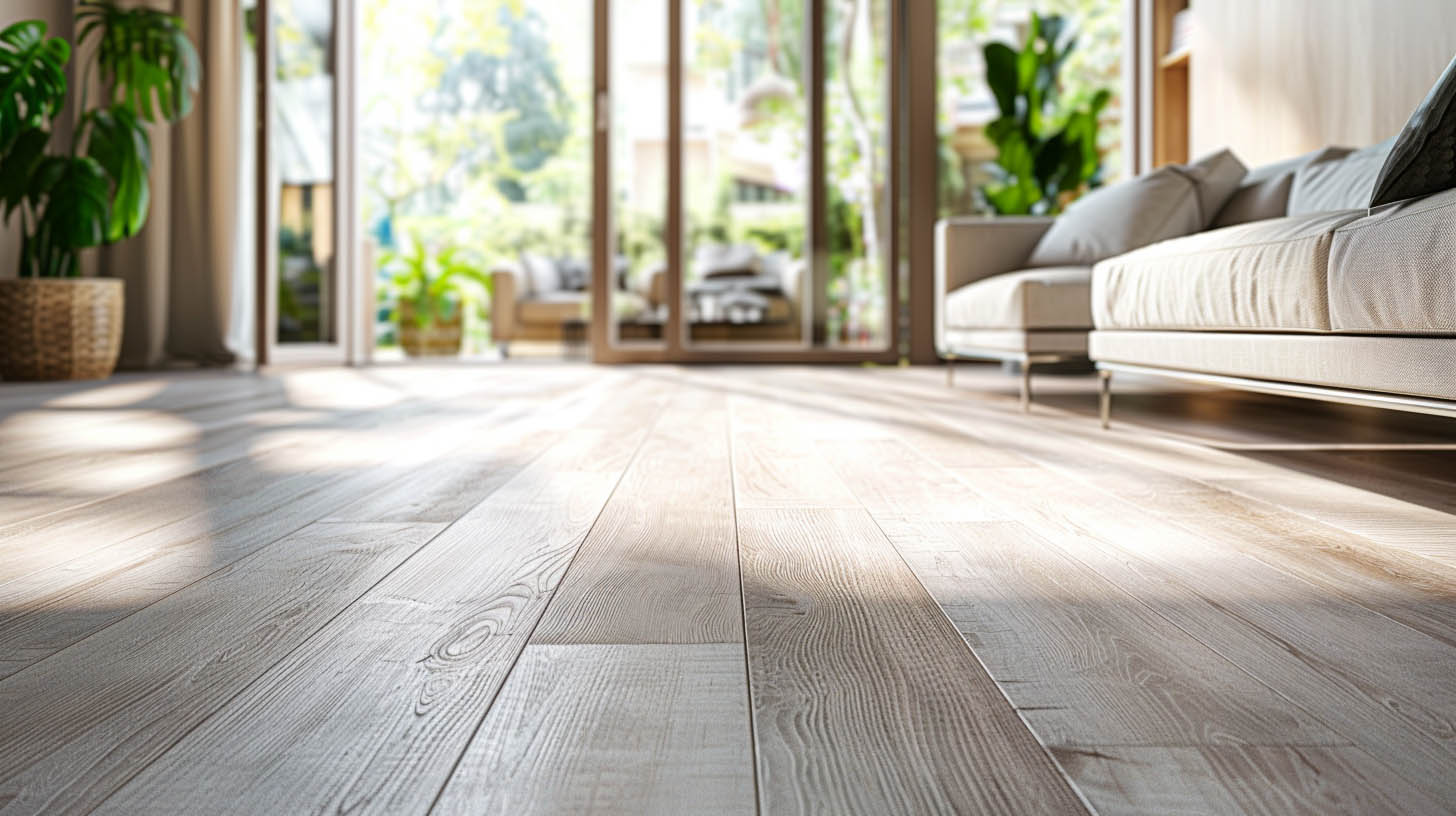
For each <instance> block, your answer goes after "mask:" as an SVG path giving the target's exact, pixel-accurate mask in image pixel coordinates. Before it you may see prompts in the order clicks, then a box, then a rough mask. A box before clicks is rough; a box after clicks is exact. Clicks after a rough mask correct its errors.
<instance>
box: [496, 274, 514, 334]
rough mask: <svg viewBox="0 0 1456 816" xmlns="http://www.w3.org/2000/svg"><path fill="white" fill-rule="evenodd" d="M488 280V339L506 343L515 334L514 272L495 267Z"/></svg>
mask: <svg viewBox="0 0 1456 816" xmlns="http://www.w3.org/2000/svg"><path fill="white" fill-rule="evenodd" d="M490 280H491V292H490V339H491V340H493V341H495V342H497V343H508V342H510V340H511V338H512V337H514V336H515V333H516V272H515V270H513V269H510V268H508V267H497V268H495V269H493V270H491V273H490Z"/></svg>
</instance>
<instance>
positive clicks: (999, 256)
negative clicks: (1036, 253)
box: [935, 216, 1053, 295]
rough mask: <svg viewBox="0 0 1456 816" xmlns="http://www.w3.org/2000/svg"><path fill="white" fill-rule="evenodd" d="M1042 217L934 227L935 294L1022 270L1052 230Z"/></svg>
mask: <svg viewBox="0 0 1456 816" xmlns="http://www.w3.org/2000/svg"><path fill="white" fill-rule="evenodd" d="M1052 221H1053V219H1051V218H1047V217H1043V216H1005V217H1001V218H982V217H959V218H944V219H941V220H940V221H939V222H937V223H936V225H935V276H936V281H937V284H936V291H937V292H938V293H939V294H941V295H944V294H945V293H946V292H949V291H951V290H953V289H959V288H960V287H962V286H965V285H966V284H968V283H973V282H975V281H978V280H981V279H982V278H989V277H991V276H992V275H999V274H1001V273H1003V272H1011V271H1013V270H1016V269H1024V268H1026V267H1027V266H1028V263H1027V259H1028V258H1030V257H1031V250H1032V249H1033V248H1034V247H1035V246H1036V242H1037V241H1040V240H1041V237H1042V236H1043V235H1045V234H1046V231H1047V230H1048V229H1050V228H1051V225H1052Z"/></svg>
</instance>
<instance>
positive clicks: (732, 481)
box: [723, 396, 763, 814]
mask: <svg viewBox="0 0 1456 816" xmlns="http://www.w3.org/2000/svg"><path fill="white" fill-rule="evenodd" d="M723 401H724V405H725V406H726V411H727V414H728V421H727V422H726V423H725V425H726V426H727V427H726V433H727V434H728V492H729V496H730V497H731V499H732V501H731V504H730V506H731V507H732V508H733V553H734V556H735V564H736V566H737V567H738V611H739V614H740V615H741V616H742V618H741V625H742V627H743V630H742V631H743V688H744V691H745V693H747V695H748V706H747V708H748V748H749V756H750V757H751V758H752V760H753V763H752V764H753V812H754V813H756V814H762V813H763V793H762V791H761V790H760V789H759V780H758V725H757V717H756V715H755V713H754V708H753V671H752V669H751V668H750V666H749V656H748V596H747V594H746V593H745V591H744V588H743V542H742V540H741V539H740V537H739V535H738V472H737V466H736V465H735V464H734V453H733V450H734V449H733V406H732V398H731V397H727V396H725V397H724V398H723Z"/></svg>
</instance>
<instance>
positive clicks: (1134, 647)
mask: <svg viewBox="0 0 1456 816" xmlns="http://www.w3.org/2000/svg"><path fill="white" fill-rule="evenodd" d="M885 529H886V531H887V533H888V534H889V537H890V539H891V541H892V542H893V543H894V544H895V545H896V546H897V548H898V549H899V550H900V552H901V553H902V554H903V555H904V556H905V558H906V559H907V560H908V561H909V563H910V566H911V567H912V568H913V569H914V571H915V574H916V576H918V577H919V578H920V580H921V581H922V582H923V583H924V584H925V586H926V588H927V589H928V590H929V591H930V593H931V595H932V596H934V598H935V600H936V601H937V602H938V603H939V604H940V606H941V608H942V609H944V610H945V612H946V614H947V615H948V616H949V617H950V619H951V621H952V622H953V623H954V624H955V625H956V628H957V629H959V630H960V632H961V634H962V635H964V636H965V638H966V640H967V642H968V643H970V645H971V646H972V648H973V649H974V650H975V653H976V655H977V656H978V657H979V658H980V659H981V662H982V663H984V664H985V666H986V670H987V671H988V672H989V673H990V674H991V676H992V678H994V679H995V680H996V681H997V683H998V684H1000V685H1001V686H1002V688H1003V689H1005V691H1006V693H1007V695H1008V696H1009V697H1010V699H1011V701H1012V704H1013V705H1015V707H1016V709H1017V711H1018V712H1020V713H1021V716H1022V717H1023V718H1024V719H1025V720H1026V721H1027V723H1028V724H1030V725H1031V727H1032V729H1033V730H1034V731H1035V732H1036V735H1037V736H1038V737H1039V738H1040V739H1041V740H1042V741H1043V742H1045V743H1046V744H1048V745H1054V746H1058V747H1068V746H1088V745H1093V746H1108V745H1163V746H1169V745H1224V744H1251V745H1313V744H1330V745H1341V744H1346V743H1348V740H1347V739H1345V738H1344V737H1342V736H1340V735H1338V734H1336V733H1334V732H1333V731H1331V730H1330V729H1329V728H1327V727H1325V726H1324V725H1323V724H1321V723H1320V722H1319V721H1317V720H1315V719H1314V718H1313V717H1311V716H1310V715H1309V714H1307V713H1305V712H1303V711H1300V710H1299V708H1298V707H1296V706H1293V705H1291V704H1290V703H1289V701H1288V700H1286V699H1284V698H1282V697H1280V696H1279V695H1277V694H1275V693H1273V692H1272V691H1270V690H1269V689H1268V688H1267V687H1265V686H1263V685H1261V684H1260V683H1259V682H1258V681H1256V680H1254V679H1253V678H1252V677H1250V676H1249V675H1248V674H1246V673H1244V671H1243V670H1242V669H1240V668H1239V667H1238V666H1235V665H1234V664H1232V663H1230V662H1229V661H1227V660H1226V659H1224V658H1223V657H1222V656H1220V655H1219V654H1217V653H1216V652H1214V651H1213V650H1211V649H1209V648H1208V647H1207V646H1205V645H1203V644H1202V643H1200V642H1198V641H1197V640H1195V639H1194V638H1192V637H1190V636H1189V635H1188V634H1187V633H1186V632H1183V631H1182V630H1180V629H1178V628H1177V627H1175V626H1174V625H1173V624H1171V623H1169V622H1168V621H1167V620H1166V619H1164V618H1163V617H1161V616H1159V615H1158V614H1157V613H1156V612H1154V611H1153V610H1151V609H1149V608H1148V607H1147V606H1145V605H1144V604H1143V603H1142V602H1141V601H1140V600H1138V599H1137V598H1136V597H1134V596H1132V595H1130V594H1127V593H1126V592H1124V591H1122V590H1121V589H1119V588H1118V587H1117V586H1116V585H1114V584H1112V583H1111V582H1109V581H1107V580H1106V579H1104V578H1102V577H1101V576H1099V575H1098V574H1097V573H1096V572H1094V571H1092V570H1090V569H1088V568H1087V567H1085V566H1083V565H1082V564H1079V563H1077V562H1076V561H1073V560H1072V559H1070V558H1068V557H1067V556H1065V555H1063V554H1062V553H1060V552H1059V551H1058V550H1057V548H1056V546H1055V545H1053V544H1052V543H1051V542H1049V541H1047V540H1046V539H1044V538H1042V537H1040V536H1038V535H1036V534H1035V533H1032V532H1031V531H1030V530H1028V529H1026V528H1025V527H1024V526H1022V525H1020V524H1018V523H1015V522H986V523H965V522H939V521H930V520H914V521H901V522H887V523H885Z"/></svg>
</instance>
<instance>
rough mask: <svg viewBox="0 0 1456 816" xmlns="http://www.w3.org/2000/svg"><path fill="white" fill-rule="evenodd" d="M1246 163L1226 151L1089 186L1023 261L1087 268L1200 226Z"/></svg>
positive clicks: (1229, 192)
mask: <svg viewBox="0 0 1456 816" xmlns="http://www.w3.org/2000/svg"><path fill="white" fill-rule="evenodd" d="M1245 169H1246V168H1245V167H1244V165H1243V163H1242V162H1240V161H1239V160H1238V158H1237V157H1235V156H1234V155H1233V154H1232V153H1230V152H1229V151H1227V150H1222V151H1219V152H1218V153H1215V154H1213V155H1210V156H1206V157H1204V158H1202V159H1199V160H1198V161H1197V162H1194V163H1193V164H1191V165H1169V166H1167V167H1160V168H1158V169H1157V170H1154V171H1153V172H1151V173H1146V174H1144V175H1141V176H1138V177H1136V178H1131V179H1128V180H1127V181H1123V182H1119V183H1117V184H1113V185H1111V186H1108V187H1102V188H1099V189H1097V190H1093V191H1092V192H1090V193H1088V194H1087V195H1085V196H1082V197H1081V198H1079V199H1077V201H1075V202H1074V203H1073V204H1072V205H1071V206H1070V207H1068V208H1067V209H1066V211H1065V212H1063V213H1062V214H1061V215H1060V216H1058V217H1057V220H1056V221H1055V222H1054V223H1053V224H1052V226H1051V229H1049V230H1047V232H1046V234H1045V235H1043V236H1042V239H1041V241H1039V242H1038V243H1037V245H1036V248H1035V249H1033V250H1032V252H1031V258H1030V259H1029V260H1028V262H1027V265H1028V266H1033V267H1041V266H1091V265H1092V264H1095V263H1097V262H1098V261H1103V260H1106V259H1108V258H1112V257H1115V256H1117V255H1121V254H1123V253H1124V252H1131V251H1132V250H1134V249H1138V248H1140V247H1145V246H1147V245H1149V244H1155V243H1157V242H1159V241H1166V240H1168V239H1169V238H1178V237H1181V236H1184V235H1189V234H1192V233H1195V232H1198V231H1200V230H1202V229H1203V228H1204V227H1206V226H1207V225H1208V223H1209V222H1210V221H1212V220H1213V216H1214V213H1217V212H1218V210H1219V208H1221V207H1222V206H1223V203H1224V201H1225V200H1227V199H1228V197H1229V196H1230V195H1233V192H1234V190H1235V189H1237V188H1238V186H1239V181H1240V180H1241V179H1243V177H1244V173H1245Z"/></svg>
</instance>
